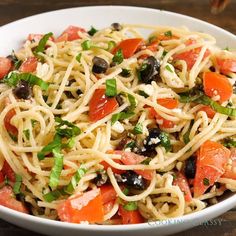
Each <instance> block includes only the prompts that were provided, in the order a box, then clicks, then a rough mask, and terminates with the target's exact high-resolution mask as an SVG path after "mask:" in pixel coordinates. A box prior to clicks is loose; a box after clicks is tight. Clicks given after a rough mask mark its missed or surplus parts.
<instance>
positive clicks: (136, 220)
mask: <svg viewBox="0 0 236 236" xmlns="http://www.w3.org/2000/svg"><path fill="white" fill-rule="evenodd" d="M119 215H120V216H121V219H122V224H123V225H127V224H140V223H144V219H143V217H142V216H141V214H140V213H139V211H138V210H134V211H127V210H125V209H124V207H123V206H122V205H120V206H119Z"/></svg>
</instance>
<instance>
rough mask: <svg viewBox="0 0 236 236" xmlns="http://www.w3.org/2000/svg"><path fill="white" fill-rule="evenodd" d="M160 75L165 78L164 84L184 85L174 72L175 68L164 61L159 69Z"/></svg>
mask: <svg viewBox="0 0 236 236" xmlns="http://www.w3.org/2000/svg"><path fill="white" fill-rule="evenodd" d="M167 68H169V69H167ZM161 77H162V78H163V79H164V80H165V82H166V84H167V85H168V86H169V87H171V88H183V87H184V82H183V81H182V80H181V79H180V78H179V77H178V75H177V74H176V73H175V68H174V67H173V66H172V65H171V64H170V63H166V66H165V67H164V69H162V70H161Z"/></svg>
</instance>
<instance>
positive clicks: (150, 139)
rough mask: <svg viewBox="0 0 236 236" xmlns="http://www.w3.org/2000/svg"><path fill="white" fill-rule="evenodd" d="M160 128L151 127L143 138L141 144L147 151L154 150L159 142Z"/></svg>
mask: <svg viewBox="0 0 236 236" xmlns="http://www.w3.org/2000/svg"><path fill="white" fill-rule="evenodd" d="M159 136H160V130H159V129H158V128H153V129H150V130H149V135H148V136H147V137H146V139H144V141H143V145H144V148H145V149H146V150H145V151H147V152H150V153H151V152H152V151H155V148H156V147H157V146H158V145H159V143H160V139H159Z"/></svg>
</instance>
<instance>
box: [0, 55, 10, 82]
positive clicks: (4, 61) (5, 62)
mask: <svg viewBox="0 0 236 236" xmlns="http://www.w3.org/2000/svg"><path fill="white" fill-rule="evenodd" d="M11 66H12V63H11V60H10V59H8V58H6V57H0V79H2V78H3V77H4V76H5V75H7V74H8V72H9V71H10V69H11Z"/></svg>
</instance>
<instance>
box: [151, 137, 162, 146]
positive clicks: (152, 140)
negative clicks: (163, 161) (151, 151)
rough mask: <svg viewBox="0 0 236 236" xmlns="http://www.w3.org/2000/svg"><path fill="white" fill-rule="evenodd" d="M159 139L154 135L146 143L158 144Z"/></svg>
mask: <svg viewBox="0 0 236 236" xmlns="http://www.w3.org/2000/svg"><path fill="white" fill-rule="evenodd" d="M160 141H161V140H160V139H159V138H158V137H156V138H151V139H150V141H149V142H148V145H152V144H158V143H159V142H160Z"/></svg>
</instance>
